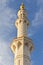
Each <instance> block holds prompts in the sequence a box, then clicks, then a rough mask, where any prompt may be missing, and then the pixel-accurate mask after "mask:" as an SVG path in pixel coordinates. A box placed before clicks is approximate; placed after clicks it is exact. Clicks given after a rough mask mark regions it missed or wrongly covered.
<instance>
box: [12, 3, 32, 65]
mask: <svg viewBox="0 0 43 65" xmlns="http://www.w3.org/2000/svg"><path fill="white" fill-rule="evenodd" d="M17 15H18V18H17V20H16V22H15V25H16V28H17V38H15V39H14V40H13V41H12V43H11V50H12V51H13V53H14V56H15V57H14V62H15V63H14V65H30V54H31V52H32V50H33V43H32V40H31V39H29V38H28V34H27V31H28V26H29V20H28V19H27V12H26V10H25V7H24V4H23V3H22V5H21V6H20V10H19V11H18V14H17Z"/></svg>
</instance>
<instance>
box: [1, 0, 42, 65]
mask: <svg viewBox="0 0 43 65" xmlns="http://www.w3.org/2000/svg"><path fill="white" fill-rule="evenodd" d="M22 2H23V0H0V65H14V60H13V59H14V55H13V53H12V52H11V49H10V44H11V41H12V40H13V39H14V38H15V37H16V36H17V29H16V27H15V26H14V23H15V20H16V18H17V11H18V10H19V7H20V5H21V3H22ZM24 4H25V8H26V10H27V12H28V15H27V16H28V19H29V20H30V27H29V29H28V37H29V38H31V39H32V40H33V44H34V51H33V52H32V54H31V65H43V0H24Z"/></svg>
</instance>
